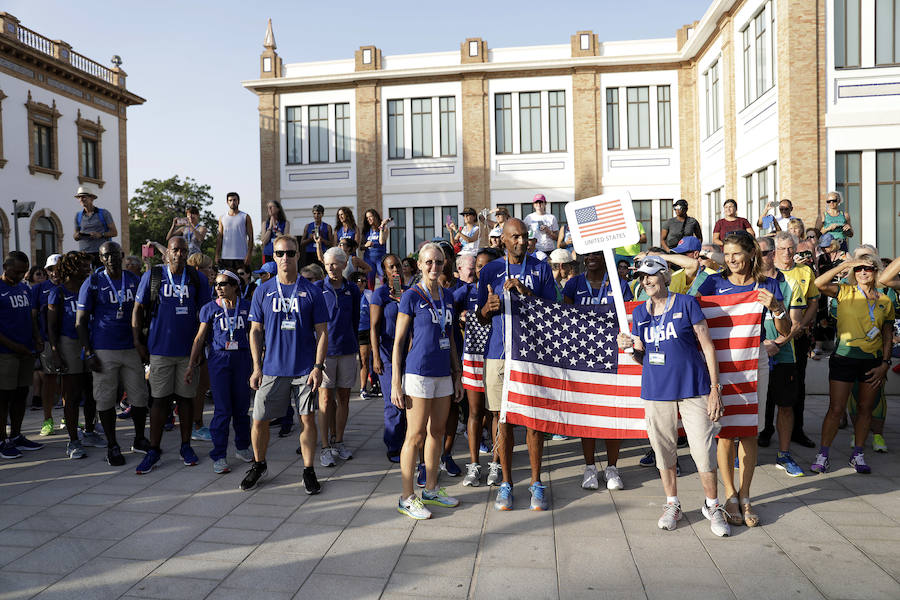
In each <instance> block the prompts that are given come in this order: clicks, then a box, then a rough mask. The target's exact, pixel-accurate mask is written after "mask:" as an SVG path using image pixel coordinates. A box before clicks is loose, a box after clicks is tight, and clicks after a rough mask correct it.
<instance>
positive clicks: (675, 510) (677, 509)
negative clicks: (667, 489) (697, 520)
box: [656, 502, 684, 531]
mask: <svg viewBox="0 0 900 600" xmlns="http://www.w3.org/2000/svg"><path fill="white" fill-rule="evenodd" d="M683 517H684V513H683V512H681V505H680V504H678V503H677V502H676V503H672V504H666V508H665V509H663V514H662V516H661V517H660V518H659V521H658V522H657V523H656V524H657V526H658V527H659V528H660V529H666V530H668V531H675V528H676V527H677V526H678V521H680V520H681V519H682V518H683Z"/></svg>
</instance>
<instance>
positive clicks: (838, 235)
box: [816, 192, 853, 252]
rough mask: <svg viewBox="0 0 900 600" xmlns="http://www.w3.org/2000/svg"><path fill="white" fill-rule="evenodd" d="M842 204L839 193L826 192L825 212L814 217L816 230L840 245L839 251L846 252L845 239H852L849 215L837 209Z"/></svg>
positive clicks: (842, 200)
mask: <svg viewBox="0 0 900 600" xmlns="http://www.w3.org/2000/svg"><path fill="white" fill-rule="evenodd" d="M843 203H844V199H843V198H842V197H841V193H840V192H828V194H827V195H826V196H825V212H823V213H822V214H820V215H819V216H817V217H816V229H818V230H819V231H821V232H822V234H823V235H824V234H826V233H830V234H831V236H832V237H833V238H834V239H836V240H837V241H838V242H839V243H840V247H841V250H843V251H845V252H846V251H847V239H848V238H851V237H853V225H852V224H851V223H850V215H848V214H847V213H845V212H844V211H843V210H841V209H840V208H839V207H840V206H841V204H843Z"/></svg>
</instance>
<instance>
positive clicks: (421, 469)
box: [416, 463, 425, 488]
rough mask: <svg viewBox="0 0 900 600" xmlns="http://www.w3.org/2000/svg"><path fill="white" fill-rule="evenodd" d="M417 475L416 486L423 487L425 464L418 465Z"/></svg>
mask: <svg viewBox="0 0 900 600" xmlns="http://www.w3.org/2000/svg"><path fill="white" fill-rule="evenodd" d="M417 469H418V472H419V473H418V475H416V485H417V486H418V487H420V488H423V487H425V463H419V466H418V467H417Z"/></svg>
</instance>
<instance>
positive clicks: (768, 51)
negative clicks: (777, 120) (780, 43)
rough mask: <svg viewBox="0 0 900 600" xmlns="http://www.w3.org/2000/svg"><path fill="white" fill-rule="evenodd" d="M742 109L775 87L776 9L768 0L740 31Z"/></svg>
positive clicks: (771, 0) (771, 1) (770, 0)
mask: <svg viewBox="0 0 900 600" xmlns="http://www.w3.org/2000/svg"><path fill="white" fill-rule="evenodd" d="M741 50H742V58H743V60H742V61H741V66H742V70H743V72H744V73H743V74H744V77H743V84H744V106H747V105H748V104H750V103H752V102H753V101H754V100H756V99H757V98H759V97H760V96H762V95H763V94H764V93H766V92H767V91H769V90H770V89H772V86H774V85H775V5H774V3H773V0H769V1H768V2H766V3H765V4H763V5H762V7H761V8H760V9H759V12H757V13H756V14H754V15H753V17H752V18H751V19H750V21H749V22H748V23H747V25H746V26H745V27H744V28H743V29H742V30H741Z"/></svg>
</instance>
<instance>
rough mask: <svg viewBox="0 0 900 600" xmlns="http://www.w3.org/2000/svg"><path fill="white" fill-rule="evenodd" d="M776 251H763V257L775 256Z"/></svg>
mask: <svg viewBox="0 0 900 600" xmlns="http://www.w3.org/2000/svg"><path fill="white" fill-rule="evenodd" d="M774 253H775V250H762V255H763V256H769V255H770V254H774Z"/></svg>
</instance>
